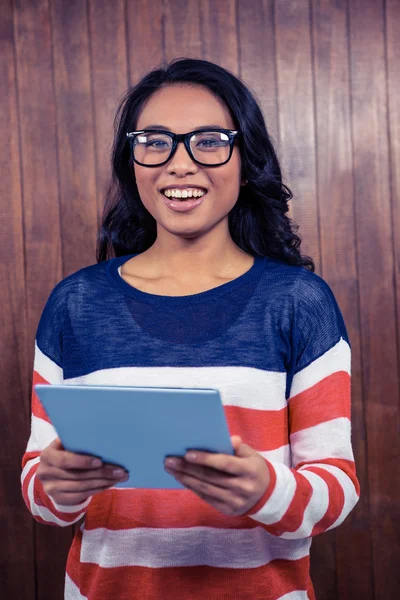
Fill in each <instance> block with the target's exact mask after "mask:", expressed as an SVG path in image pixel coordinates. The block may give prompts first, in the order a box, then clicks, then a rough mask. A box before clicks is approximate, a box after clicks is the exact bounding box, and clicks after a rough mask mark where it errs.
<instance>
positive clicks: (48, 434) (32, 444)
mask: <svg viewBox="0 0 400 600" xmlns="http://www.w3.org/2000/svg"><path fill="white" fill-rule="evenodd" d="M32 421H34V422H35V423H34V427H32V429H33V430H34V431H35V434H36V435H32V434H31V437H30V438H29V442H28V446H27V449H26V452H35V451H38V452H40V451H41V450H42V449H43V448H47V446H48V445H49V444H50V443H51V442H52V441H53V440H54V439H55V438H56V437H57V434H56V432H55V429H54V427H53V426H52V425H50V423H47V421H44V420H43V419H40V418H39V417H32ZM37 438H39V439H40V442H41V444H40V446H39V444H38V442H37ZM39 462H40V456H37V457H36V458H33V459H31V460H28V462H27V463H26V465H25V467H24V469H23V471H22V474H21V484H23V483H24V480H25V477H26V476H27V475H28V473H29V471H30V470H31V468H32V467H33V466H34V465H36V464H37V463H39ZM49 498H50V500H51V502H52V503H53V504H54V508H55V509H56V510H58V511H59V512H64V513H74V512H78V511H81V510H83V509H84V508H86V507H87V506H88V504H89V503H90V500H91V499H92V497H91V496H90V497H89V498H88V499H87V500H85V502H82V503H81V504H75V505H73V506H66V505H64V504H57V502H56V501H55V500H54V499H53V498H52V497H51V496H49Z"/></svg>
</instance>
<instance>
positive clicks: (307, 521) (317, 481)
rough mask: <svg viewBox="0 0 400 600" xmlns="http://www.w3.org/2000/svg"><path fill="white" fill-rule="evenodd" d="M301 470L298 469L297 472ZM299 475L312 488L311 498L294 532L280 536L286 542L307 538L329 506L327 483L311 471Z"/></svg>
mask: <svg viewBox="0 0 400 600" xmlns="http://www.w3.org/2000/svg"><path fill="white" fill-rule="evenodd" d="M300 471H301V469H299V472H300ZM301 474H302V475H303V476H304V477H305V478H306V479H307V480H308V481H309V483H310V484H311V487H312V496H311V498H310V501H309V503H308V504H307V506H306V508H305V511H304V515H303V520H302V522H301V524H300V527H298V529H296V531H290V532H289V531H288V532H286V533H283V534H282V537H283V538H285V539H287V540H296V539H299V538H303V537H309V536H310V535H311V532H312V530H313V529H314V527H315V525H316V524H317V523H319V521H320V520H321V519H322V517H323V516H324V514H325V513H326V511H327V510H328V506H329V489H328V485H327V483H326V482H325V481H324V480H323V479H322V478H321V477H319V476H318V475H317V474H316V473H313V472H312V471H305V470H304V471H301Z"/></svg>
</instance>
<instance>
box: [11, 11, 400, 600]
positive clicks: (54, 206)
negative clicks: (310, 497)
mask: <svg viewBox="0 0 400 600" xmlns="http://www.w3.org/2000/svg"><path fill="white" fill-rule="evenodd" d="M0 14H1V18H0V40H1V51H0V89H1V91H2V93H1V95H0V127H1V132H2V143H1V144H0V198H1V219H0V245H1V257H2V260H1V263H0V273H1V286H0V305H1V311H0V330H1V352H0V369H1V382H2V394H1V395H0V406H1V413H0V414H1V421H0V422H1V432H2V437H3V439H2V444H1V450H0V452H1V473H0V489H1V498H2V501H1V503H0V539H1V545H0V597H1V598H10V599H11V598H12V599H14V598H18V600H49V599H50V598H51V599H56V598H61V597H62V586H63V575H64V566H65V558H66V553H67V549H68V546H69V544H70V542H71V536H72V533H73V532H72V531H71V530H61V529H57V528H51V527H48V528H47V527H44V526H41V525H38V524H36V523H35V522H33V519H32V518H31V516H30V515H29V513H28V511H27V510H26V508H25V506H24V504H23V501H22V499H21V495H20V488H19V475H20V459H21V456H22V454H23V451H24V447H25V444H26V441H27V437H28V434H29V412H30V409H29V402H30V398H29V389H30V372H31V368H32V356H33V341H34V336H35V330H36V326H37V323H38V319H39V316H40V313H41V310H42V308H43V306H44V303H45V301H46V298H47V296H48V294H49V292H50V290H51V289H52V287H53V286H54V285H55V284H56V283H57V282H58V281H59V280H60V279H61V278H62V277H65V276H66V275H68V274H69V273H71V272H73V271H75V270H77V269H78V268H80V267H82V266H85V265H88V264H90V263H93V262H94V249H95V238H96V230H97V226H98V220H99V217H100V214H101V210H102V205H103V201H104V195H105V190H106V187H107V183H108V179H109V164H108V155H109V151H110V146H111V141H112V118H113V114H114V112H115V108H116V106H117V102H118V99H119V97H120V96H121V95H122V94H123V92H124V91H125V90H126V88H127V87H128V86H129V85H130V84H132V83H134V82H135V81H137V80H138V78H139V77H140V76H141V75H143V74H144V73H145V72H146V71H147V70H148V69H150V68H151V67H153V66H155V65H157V64H158V63H160V62H161V61H163V60H169V59H171V58H174V57H177V56H191V57H203V58H206V59H209V60H212V61H215V62H219V63H220V64H222V65H223V66H225V67H227V68H229V69H231V70H232V71H234V72H235V73H237V74H239V75H240V76H241V77H243V78H244V80H245V81H246V82H247V83H248V84H249V85H250V86H251V87H252V88H253V90H254V91H255V93H256V94H257V96H258V98H259V101H260V103H261V106H262V108H263V110H264V113H265V115H266V118H267V123H268V125H269V129H270V131H271V134H272V136H273V138H274V140H275V142H276V145H277V149H278V153H279V156H280V158H281V161H282V166H283V169H284V173H285V177H286V181H287V183H288V184H289V185H290V187H291V188H292V190H293V192H294V194H295V197H294V200H293V203H292V207H291V211H292V216H293V217H294V219H295V220H296V221H297V222H298V223H299V224H300V234H301V235H302V236H303V237H304V240H305V241H304V249H305V250H306V251H307V252H309V253H310V254H311V255H312V256H313V257H314V258H315V261H316V264H317V268H318V273H320V274H322V276H323V277H324V278H325V279H326V280H327V281H328V282H329V284H330V285H331V287H332V288H333V290H334V292H335V294H336V297H337V299H338V301H339V304H340V306H341V308H342V311H343V313H344V316H345V321H346V323H347V326H348V330H349V334H350V338H351V342H352V348H353V441H354V449H355V455H356V461H357V465H358V473H359V477H360V481H361V486H362V496H361V500H360V502H359V504H358V506H357V508H356V510H355V511H354V512H353V513H352V515H351V516H350V517H349V518H348V519H347V521H346V522H345V524H344V525H342V526H341V527H340V528H339V529H338V530H334V531H332V532H330V533H328V534H325V535H323V536H321V537H319V538H318V539H315V541H314V545H313V551H312V573H313V578H314V582H315V587H316V590H317V598H319V599H320V600H322V599H323V600H336V599H340V600H359V599H360V600H361V599H362V600H373V599H374V600H375V599H376V600H378V599H379V600H395V599H397V598H398V594H399V592H398V586H399V568H398V562H399V559H400V540H399V537H400V536H399V514H400V508H399V498H400V469H399V466H398V465H399V459H400V438H399V430H400V428H399V425H400V423H399V420H400V419H399V341H400V338H399V324H398V319H399V311H400V237H399V234H398V231H399V229H400V204H399V200H400V175H399V173H400V170H399V164H400V44H399V39H400V1H399V0H297V1H295V0H236V1H234V0H152V1H151V2H149V1H148V0H69V1H68V2H66V1H65V0H0Z"/></svg>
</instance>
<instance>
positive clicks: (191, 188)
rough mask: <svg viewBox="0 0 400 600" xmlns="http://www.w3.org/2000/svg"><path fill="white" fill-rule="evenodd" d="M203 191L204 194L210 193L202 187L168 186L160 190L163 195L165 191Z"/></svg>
mask: <svg viewBox="0 0 400 600" xmlns="http://www.w3.org/2000/svg"><path fill="white" fill-rule="evenodd" d="M189 189H190V190H203V192H208V190H207V188H205V187H204V186H202V185H166V186H165V187H162V188H161V189H160V192H161V193H163V192H165V190H189Z"/></svg>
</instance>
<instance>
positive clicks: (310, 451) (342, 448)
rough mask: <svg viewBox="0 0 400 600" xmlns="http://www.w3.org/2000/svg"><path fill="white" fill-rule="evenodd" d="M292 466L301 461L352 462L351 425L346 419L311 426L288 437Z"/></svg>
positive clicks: (339, 418)
mask: <svg viewBox="0 0 400 600" xmlns="http://www.w3.org/2000/svg"><path fill="white" fill-rule="evenodd" d="M290 443H291V449H292V460H293V466H294V467H296V466H297V465H298V464H299V463H301V462H303V461H307V462H310V461H315V462H318V461H319V460H323V459H325V458H344V459H346V460H352V461H353V460H354V456H353V450H352V447H351V424H350V421H349V419H348V418H347V417H338V418H337V419H332V420H331V421H326V422H324V423H319V424H318V425H313V426H312V427H308V428H307V429H302V430H301V431H296V432H295V433H292V434H291V436H290Z"/></svg>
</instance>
